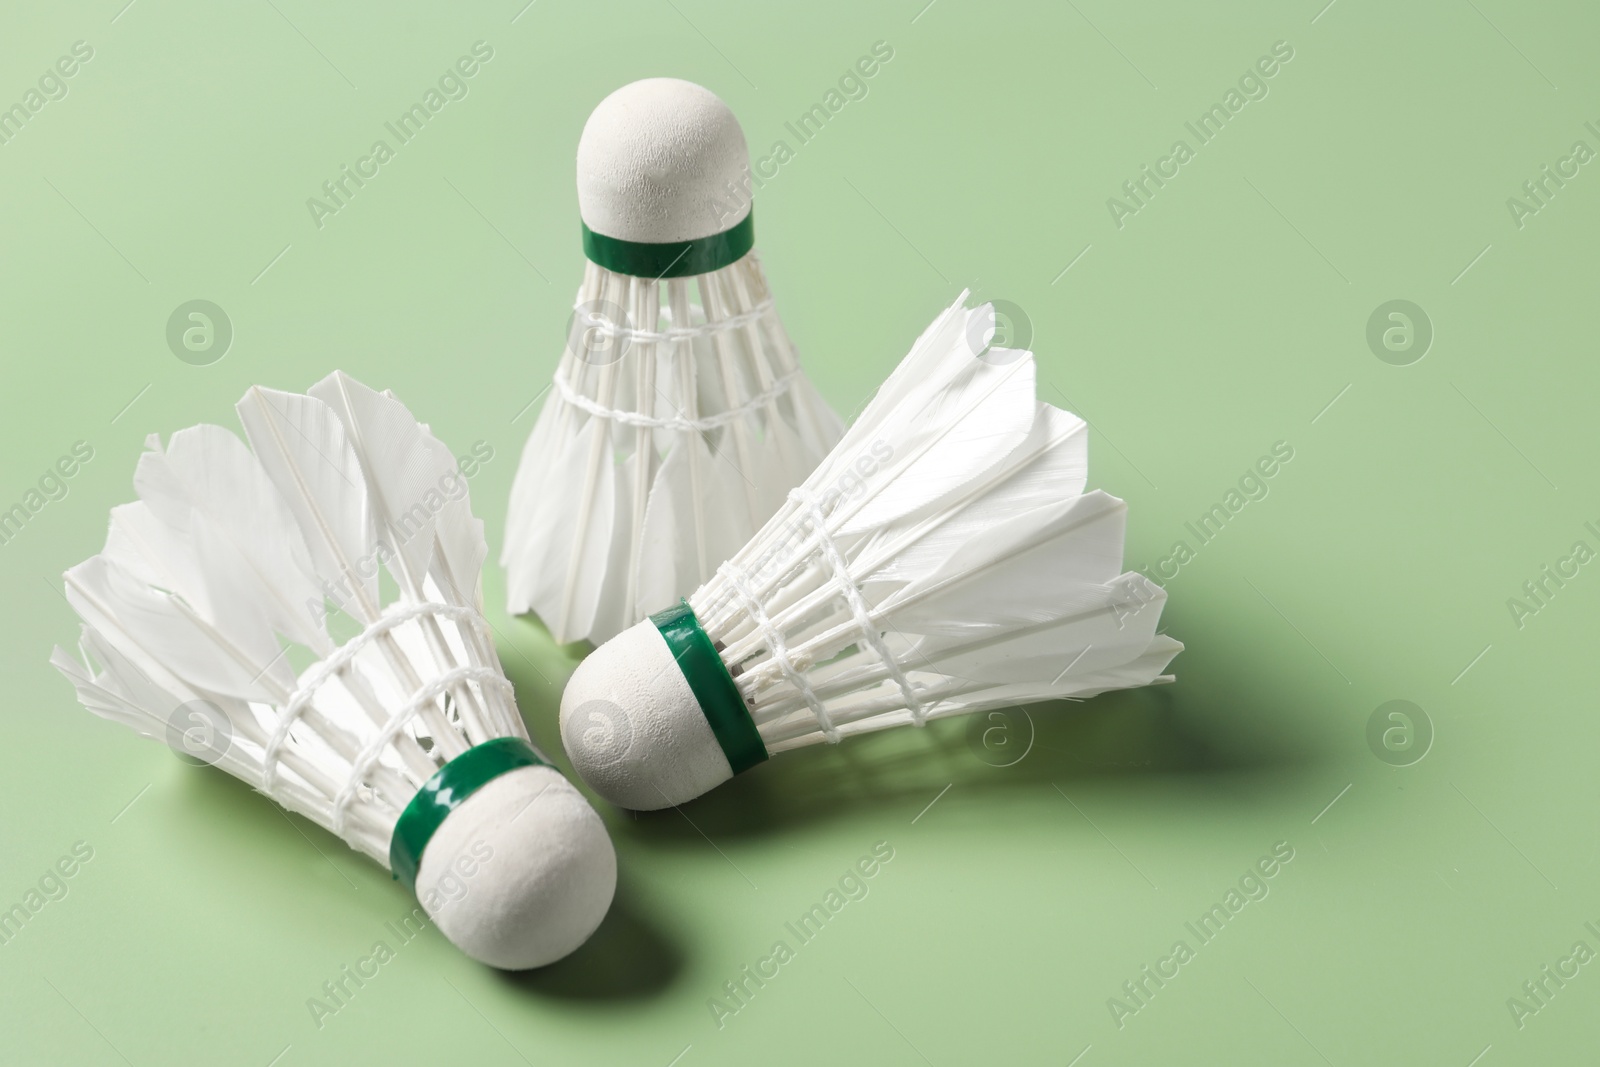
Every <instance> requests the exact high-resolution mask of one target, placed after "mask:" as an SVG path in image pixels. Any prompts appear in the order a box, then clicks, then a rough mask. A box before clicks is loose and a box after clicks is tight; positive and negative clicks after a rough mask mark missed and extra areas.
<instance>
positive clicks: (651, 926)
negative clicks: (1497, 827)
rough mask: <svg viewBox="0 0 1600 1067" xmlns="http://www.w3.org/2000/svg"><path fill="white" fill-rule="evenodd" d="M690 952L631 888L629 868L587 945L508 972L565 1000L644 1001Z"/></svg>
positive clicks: (528, 988) (519, 982)
mask: <svg viewBox="0 0 1600 1067" xmlns="http://www.w3.org/2000/svg"><path fill="white" fill-rule="evenodd" d="M683 963H684V954H683V950H682V948H681V947H680V946H679V945H677V944H675V943H674V942H673V941H672V940H671V939H670V938H668V937H667V935H666V934H665V933H664V932H663V931H662V929H661V928H660V927H659V926H657V925H656V924H655V923H654V922H652V920H651V919H650V917H649V915H648V914H647V909H645V908H644V907H643V906H642V898H641V896H640V894H639V893H638V892H636V891H635V890H634V889H632V888H631V885H630V882H629V880H628V872H627V870H626V869H624V870H622V871H620V872H619V873H618V876H617V895H616V898H615V899H614V900H613V901H612V903H611V910H610V911H609V912H607V913H606V917H605V920H604V921H603V922H601V924H600V928H599V929H598V930H596V931H595V932H594V935H593V936H592V937H590V938H589V940H588V941H586V942H585V943H584V945H583V947H582V948H580V949H578V951H576V952H574V953H573V954H572V955H570V956H568V957H567V958H566V959H563V960H557V961H556V962H555V963H552V964H550V965H549V966H548V967H541V968H539V969H538V970H533V971H502V972H500V976H501V978H502V979H503V980H504V981H505V982H506V983H507V984H508V985H511V986H514V987H515V988H517V989H520V990H522V991H524V992H527V993H530V994H536V995H538V996H540V997H548V998H552V999H561V1000H582V1001H599V1000H642V999H645V998H647V997H652V996H655V995H657V994H659V993H660V992H662V991H663V990H664V989H666V988H667V987H668V986H670V985H671V984H672V982H673V980H674V979H676V978H677V976H678V974H679V973H680V972H681V971H682V970H683Z"/></svg>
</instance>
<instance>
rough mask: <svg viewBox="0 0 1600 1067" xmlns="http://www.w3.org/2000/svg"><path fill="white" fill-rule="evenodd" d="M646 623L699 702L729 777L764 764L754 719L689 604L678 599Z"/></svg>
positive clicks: (763, 750) (762, 749)
mask: <svg viewBox="0 0 1600 1067" xmlns="http://www.w3.org/2000/svg"><path fill="white" fill-rule="evenodd" d="M650 621H651V622H653V623H655V624H656V629H658V630H660V631H661V636H662V637H664V638H666V640H667V647H668V648H670V649H671V650H672V658H673V659H675V660H677V661H678V669H679V670H680V671H682V672H683V677H684V680H685V681H687V682H688V683H689V690H690V692H692V693H694V698H695V699H696V700H698V701H699V702H700V711H701V712H702V713H703V714H704V715H705V717H706V722H708V723H710V724H711V732H712V733H713V734H714V735H716V738H717V744H719V745H721V746H722V754H723V755H724V756H727V757H728V766H730V767H732V768H733V773H734V774H738V773H740V772H741V771H748V770H749V769H750V768H751V767H754V766H755V765H756V764H758V763H760V762H761V761H762V760H764V759H766V758H767V746H766V745H764V744H762V742H761V735H760V734H759V733H757V732H756V724H755V720H754V719H752V718H750V712H749V709H747V708H746V707H745V706H744V698H743V697H741V696H740V695H739V688H738V686H736V685H734V684H733V675H731V674H729V673H728V668H727V667H726V666H725V665H724V664H723V662H722V657H721V656H719V655H717V648H716V646H715V645H713V644H712V643H711V638H710V636H708V635H707V634H706V632H705V630H704V629H702V628H701V626H700V620H699V619H697V618H695V617H694V609H693V608H691V607H689V602H688V601H687V600H681V601H679V602H678V606H677V607H675V608H668V609H667V610H666V611H663V612H661V613H659V614H656V615H652V616H650Z"/></svg>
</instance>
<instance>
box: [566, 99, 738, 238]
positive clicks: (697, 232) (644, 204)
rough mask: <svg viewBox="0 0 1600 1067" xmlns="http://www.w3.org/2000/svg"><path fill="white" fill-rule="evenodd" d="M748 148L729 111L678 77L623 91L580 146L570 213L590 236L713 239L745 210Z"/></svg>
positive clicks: (603, 104)
mask: <svg viewBox="0 0 1600 1067" xmlns="http://www.w3.org/2000/svg"><path fill="white" fill-rule="evenodd" d="M749 171H750V150H749V148H748V146H747V145H746V144H745V139H744V131H743V130H742V129H740V127H739V120H738V119H736V118H734V117H733V112H732V111H730V110H728V105H727V104H724V103H723V102H722V100H721V99H719V98H718V97H717V95H716V94H715V93H713V92H712V91H711V90H709V89H706V88H704V87H702V86H699V85H696V84H695V83H694V82H687V81H683V80H682V79H679V78H646V79H644V80H643V81H636V82H633V83H632V84H629V85H624V86H623V87H622V88H620V89H618V90H617V91H616V92H614V93H612V94H611V95H610V96H608V97H606V98H605V99H604V100H602V101H600V106H599V107H597V108H595V109H594V114H592V115H590V116H589V121H588V122H587V123H586V124H585V125H584V127H583V136H582V137H581V138H580V139H579V141H578V211H579V213H580V214H581V215H582V216H583V221H584V224H585V225H586V226H588V227H589V229H591V230H593V231H594V232H595V233H600V234H604V235H605V236H607V237H614V238H617V239H619V240H623V241H638V242H642V243H648V244H669V243H673V242H678V241H696V240H699V239H700V238H702V237H710V236H711V235H712V234H716V233H721V232H723V231H724V230H727V229H729V228H730V227H732V226H734V225H736V224H737V223H739V222H741V221H742V220H743V219H744V217H745V216H746V215H748V214H749V213H750V177H749Z"/></svg>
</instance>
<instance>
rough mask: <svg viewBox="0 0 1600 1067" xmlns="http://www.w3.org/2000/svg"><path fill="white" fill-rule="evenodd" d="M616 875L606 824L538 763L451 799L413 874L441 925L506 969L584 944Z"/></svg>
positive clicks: (539, 962) (466, 948)
mask: <svg viewBox="0 0 1600 1067" xmlns="http://www.w3.org/2000/svg"><path fill="white" fill-rule="evenodd" d="M616 884H617V856H616V852H615V851H614V850H613V849H612V847H611V839H610V838H609V837H608V836H607V835H606V830H605V824H604V823H602V822H601V821H600V817H599V816H598V815H597V814H595V811H594V809H593V808H591V807H590V806H589V803H588V801H586V800H585V799H584V798H583V795H582V794H581V793H579V792H578V791H577V790H576V789H574V788H573V786H572V783H570V782H568V781H567V780H566V779H565V778H563V777H562V776H561V774H560V772H558V771H555V770H553V769H551V768H550V767H545V766H542V765H537V764H536V765H531V766H525V767H519V768H517V769H516V770H513V771H510V772H508V773H506V774H502V775H500V776H499V777H497V778H495V779H494V780H493V781H490V782H489V783H487V784H486V785H484V786H483V787H482V788H480V789H478V790H477V791H476V792H474V793H473V794H472V795H471V796H469V797H467V799H466V800H464V801H462V802H461V804H460V805H459V806H458V807H456V808H454V809H453V810H452V811H451V812H450V813H449V815H447V816H446V817H445V819H444V821H443V822H442V823H440V824H439V827H438V829H437V830H435V831H434V833H433V836H432V838H431V839H430V840H429V841H428V844H427V848H426V850H425V851H424V852H423V853H422V862H421V863H420V864H419V865H418V867H417V875H416V893H417V900H418V901H419V902H421V904H422V907H423V910H424V911H426V912H427V913H428V916H429V917H430V918H431V919H432V920H433V922H434V923H435V924H436V925H437V926H438V927H439V932H440V933H442V934H444V936H445V937H447V938H449V939H450V941H451V942H452V943H453V944H455V945H456V947H458V948H460V949H461V950H462V951H463V952H465V953H466V954H467V955H469V956H471V957H472V958H473V959H475V960H478V961H480V962H482V963H487V964H489V965H490V966H491V967H499V968H503V969H505V970H526V969H528V968H530V967H542V966H544V965H545V964H548V963H554V962H555V961H556V960H559V959H561V958H562V957H563V956H566V955H567V954H569V953H571V952H572V951H573V950H575V949H576V948H577V947H578V946H579V945H581V944H583V943H584V941H585V940H587V939H588V937H589V935H590V934H592V933H594V931H595V928H596V927H598V926H599V925H600V920H601V919H603V918H605V914H606V911H607V909H608V908H610V906H611V897H612V894H613V893H614V892H615V890H616Z"/></svg>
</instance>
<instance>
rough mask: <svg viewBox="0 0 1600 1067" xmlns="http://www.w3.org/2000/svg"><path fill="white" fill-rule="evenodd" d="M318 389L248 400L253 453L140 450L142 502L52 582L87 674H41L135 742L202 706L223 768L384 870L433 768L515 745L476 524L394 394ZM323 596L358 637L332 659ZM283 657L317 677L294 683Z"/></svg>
mask: <svg viewBox="0 0 1600 1067" xmlns="http://www.w3.org/2000/svg"><path fill="white" fill-rule="evenodd" d="M315 392H317V393H318V394H319V396H317V397H314V396H305V395H299V394H292V393H281V392H276V391H273V390H267V389H259V388H257V389H252V390H251V391H250V392H249V393H247V394H246V395H245V397H244V399H243V400H241V401H240V403H239V415H240V419H241V421H242V422H243V424H244V426H245V429H246V432H247V433H248V435H249V438H250V441H251V443H252V444H253V445H254V446H255V450H254V452H253V453H252V451H251V450H250V449H248V448H246V447H245V445H244V444H243V443H241V442H240V441H239V439H238V438H237V437H235V436H234V435H233V434H232V433H229V432H228V431H226V430H224V429H221V428H220V427H216V426H197V427H193V428H190V429H187V430H183V431H180V432H178V433H176V434H174V435H172V438H171V439H170V441H169V443H168V445H167V447H166V448H164V449H163V448H162V447H161V444H160V442H159V440H156V439H154V438H152V439H151V441H150V450H149V451H148V452H146V453H145V454H144V456H143V457H141V459H140V461H139V466H138V472H137V474H136V476H135V480H134V481H135V488H136V489H137V491H138V493H139V496H140V499H139V500H138V501H136V502H134V503H131V504H126V505H122V506H121V507H118V508H116V509H114V510H113V512H112V521H111V525H110V530H109V532H108V534H107V538H106V548H105V550H104V551H103V552H102V553H101V554H99V555H97V556H94V557H91V558H90V559H88V560H86V561H85V562H83V563H81V564H79V565H78V566H76V567H74V568H72V569H71V570H69V571H68V572H67V574H66V592H67V599H68V601H69V602H70V603H71V604H72V606H73V608H74V609H75V610H76V611H77V613H78V614H79V616H80V617H81V618H82V619H83V622H84V627H83V633H82V637H81V640H80V649H81V651H82V660H81V661H79V660H75V659H74V658H73V657H71V656H69V655H67V654H66V653H65V652H63V651H62V650H60V649H57V650H56V651H55V654H54V655H53V656H52V657H51V662H52V663H53V664H55V666H56V667H57V668H58V669H59V670H60V671H61V672H62V673H63V674H64V675H65V676H66V677H67V678H68V679H69V680H70V681H71V682H72V684H73V685H74V687H75V688H76V689H77V691H78V696H79V699H80V701H81V702H82V703H83V705H84V706H85V707H86V708H88V709H89V710H90V711H92V712H94V713H95V714H97V715H100V716H102V717H104V718H107V719H111V720H113V721H116V722H120V723H123V724H124V725H126V726H129V727H131V728H132V729H134V730H135V731H137V732H138V733H139V734H140V735H142V736H144V737H149V738H154V739H157V740H163V741H168V742H171V741H172V739H173V737H174V730H175V726H176V725H182V722H183V721H184V718H185V717H186V716H187V717H193V716H194V715H196V714H200V711H198V710H197V709H205V708H210V709H212V711H211V712H210V714H212V715H216V716H221V718H222V720H223V729H224V731H225V733H226V734H227V735H228V738H227V744H226V746H225V747H224V748H223V749H222V751H220V752H218V753H216V754H215V758H216V761H217V763H218V765H219V766H221V767H222V768H223V769H224V770H226V771H228V772H229V773H231V774H234V775H236V776H237V777H240V778H242V779H244V780H245V781H247V782H249V783H250V784H252V785H253V786H256V787H257V788H259V789H263V790H264V791H266V792H268V793H269V794H270V795H271V796H272V797H273V798H274V799H276V800H278V801H279V802H280V803H282V804H283V805H284V806H285V807H287V808H289V809H290V810H293V811H298V812H301V813H303V814H305V815H306V816H307V817H309V818H311V819H314V820H315V821H317V822H318V823H320V824H321V825H323V826H324V827H326V828H328V829H330V830H332V831H333V832H335V833H338V834H340V835H342V836H343V837H344V838H345V840H346V841H348V842H349V843H350V844H351V846H352V847H354V848H357V849H360V850H362V851H364V852H366V853H368V854H369V855H371V856H373V857H374V858H375V859H377V860H378V861H379V862H382V863H387V862H388V856H389V851H388V850H389V842H390V837H391V836H392V833H393V829H394V824H395V820H396V819H397V818H398V817H399V815H400V812H401V811H402V810H403V809H404V807H405V805H406V804H407V803H408V802H409V801H410V799H411V797H412V796H413V795H415V793H416V791H417V789H418V788H419V787H420V786H421V785H422V784H423V783H424V782H425V781H427V780H428V778H429V777H430V776H432V775H433V774H434V773H435V772H436V771H437V770H438V768H439V767H440V766H442V765H443V763H444V762H446V761H447V760H449V759H450V758H453V756H454V755H456V754H459V753H460V752H462V751H465V750H466V748H468V747H470V746H472V745H476V744H481V743H483V742H484V741H488V740H491V739H493V738H496V737H507V736H513V737H521V738H524V739H526V737H527V733H526V728H525V727H524V726H523V725H522V721H521V718H520V717H519V716H518V715H517V713H516V708H515V705H514V703H513V701H512V696H511V687H510V684H509V683H508V682H506V680H505V677H504V675H503V673H502V672H501V669H500V665H499V662H498V660H497V659H496V658H495V655H494V650H493V646H492V644H491V643H490V642H489V640H488V638H487V636H486V629H487V624H486V623H485V622H484V621H483V620H482V618H481V616H480V615H479V614H478V568H479V567H480V565H481V563H482V560H483V556H484V553H485V546H484V544H483V537H482V525H481V523H479V522H478V520H477V519H475V518H473V517H472V513H471V509H470V504H469V502H468V500H467V495H466V483H465V481H464V480H463V479H461V477H460V472H459V470H458V469H457V465H456V461H455V459H454V458H453V457H452V456H451V454H450V452H449V451H448V450H447V449H446V448H445V447H444V446H443V445H442V444H441V443H440V442H439V441H438V440H437V439H436V438H435V437H434V436H433V435H432V434H431V433H430V432H429V431H428V430H427V428H426V427H424V426H422V425H420V424H419V423H418V422H417V421H416V420H415V419H414V418H413V417H412V416H411V414H410V412H408V411H407V410H406V409H405V407H404V406H403V405H402V404H400V402H399V401H398V400H396V399H394V397H393V396H392V395H391V394H387V393H378V392H375V391H373V390H371V389H368V388H366V387H365V386H363V385H361V384H360V383H359V382H356V381H354V380H352V379H350V378H348V377H346V376H344V375H342V374H338V373H335V374H334V375H332V376H331V377H329V378H328V379H326V380H324V381H323V382H322V383H319V385H318V386H317V387H316V388H315ZM319 397H320V398H319ZM414 509H415V510H414ZM380 568H381V569H387V570H389V571H390V574H391V576H392V577H393V579H394V581H393V582H391V583H387V585H384V584H381V583H380V582H379V581H378V572H379V570H380ZM341 583H342V584H341ZM395 587H398V591H397V593H396V594H395V595H394V596H393V597H391V598H389V601H388V602H387V603H386V602H385V601H384V598H383V597H382V596H381V595H380V593H381V591H382V590H383V589H385V588H395ZM325 597H326V599H328V600H332V601H334V602H335V603H337V604H339V605H341V606H342V607H344V608H345V609H346V610H348V611H350V612H351V614H353V615H354V616H355V617H356V618H357V619H358V621H359V622H361V623H362V624H373V626H374V629H373V633H372V635H370V636H366V637H362V638H358V639H357V643H354V644H353V645H352V646H347V647H346V648H343V649H340V648H336V647H335V646H334V644H333V642H332V640H331V639H330V638H329V636H328V633H327V630H326V628H325V626H324V624H323V619H322V616H323V608H324V606H325ZM291 645H299V646H303V647H304V649H306V650H307V651H308V652H309V653H310V655H309V657H304V656H303V657H302V658H309V659H311V660H312V662H311V665H310V666H309V667H307V668H306V669H305V670H304V671H303V672H301V673H300V674H298V675H297V674H296V673H295V671H294V669H293V668H292V667H291V666H290V658H291V657H290V655H289V651H290V646H291ZM446 672H454V673H451V674H450V676H449V677H448V678H446V677H444V675H445V674H446ZM429 686H431V687H432V688H431V689H430V691H439V695H438V696H437V697H434V698H432V699H428V700H422V702H421V705H420V707H419V709H418V710H417V712H416V713H415V714H414V715H413V717H411V718H409V719H396V720H395V722H396V725H397V727H398V733H397V734H395V735H393V736H392V738H391V740H389V741H388V742H386V743H382V744H381V746H380V747H377V748H372V753H373V755H374V757H375V758H374V759H373V760H372V762H370V763H365V762H362V759H363V756H362V754H363V752H365V751H366V750H368V749H369V748H370V747H371V746H373V745H378V744H379V743H380V740H379V739H380V732H381V731H384V730H385V729H386V728H387V727H388V726H389V723H390V721H391V716H394V715H395V714H396V713H397V712H398V710H399V709H401V708H403V707H404V706H406V705H407V704H408V703H409V702H411V701H412V695H413V694H415V693H418V692H419V690H422V689H423V688H424V687H429ZM291 706H294V707H296V708H297V709H298V712H297V717H295V718H289V717H288V714H287V713H288V709H289V708H290V707H291ZM274 746H277V747H276V750H275V751H274V752H273V753H272V755H271V757H270V758H269V749H271V748H273V747H274Z"/></svg>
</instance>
